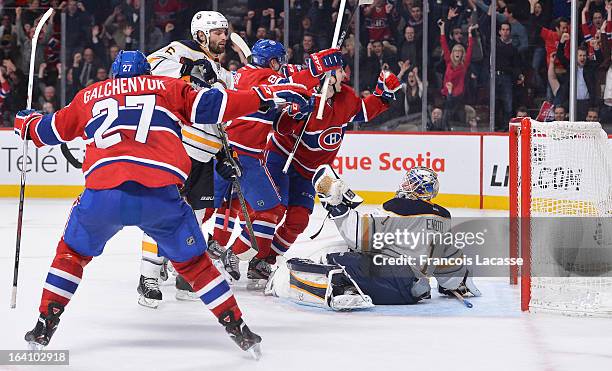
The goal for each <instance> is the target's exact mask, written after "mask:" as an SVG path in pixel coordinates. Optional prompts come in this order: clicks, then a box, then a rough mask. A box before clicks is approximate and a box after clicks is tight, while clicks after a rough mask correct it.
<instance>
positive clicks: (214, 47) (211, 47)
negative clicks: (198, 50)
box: [208, 41, 225, 55]
mask: <svg viewBox="0 0 612 371" xmlns="http://www.w3.org/2000/svg"><path fill="white" fill-rule="evenodd" d="M208 51H210V52H211V53H213V54H215V55H219V54H223V53H225V44H223V45H219V43H218V42H217V43H214V42H212V41H210V42H209V43H208Z"/></svg>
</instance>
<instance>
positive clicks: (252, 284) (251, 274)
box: [246, 258, 272, 291]
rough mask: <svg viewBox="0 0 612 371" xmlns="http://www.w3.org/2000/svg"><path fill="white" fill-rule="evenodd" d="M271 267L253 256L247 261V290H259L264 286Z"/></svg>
mask: <svg viewBox="0 0 612 371" xmlns="http://www.w3.org/2000/svg"><path fill="white" fill-rule="evenodd" d="M271 273H272V268H271V267H270V264H269V263H268V262H267V261H265V260H262V259H257V258H253V259H251V261H250V262H249V270H248V271H247V278H248V279H249V282H248V283H247V287H246V288H247V290H251V291H261V290H263V289H265V288H266V284H267V283H268V279H269V278H270V274H271Z"/></svg>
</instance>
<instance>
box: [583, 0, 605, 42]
mask: <svg viewBox="0 0 612 371" xmlns="http://www.w3.org/2000/svg"><path fill="white" fill-rule="evenodd" d="M590 4H591V0H586V3H585V4H584V8H583V9H582V15H581V17H582V25H581V28H582V35H583V37H584V41H585V42H587V43H588V42H589V41H591V39H592V38H593V36H594V35H595V33H596V32H597V31H599V30H601V28H602V26H603V23H604V17H603V14H602V12H601V11H600V10H597V9H596V10H594V11H593V12H592V13H593V16H592V18H591V22H590V23H589V22H588V19H589V6H590Z"/></svg>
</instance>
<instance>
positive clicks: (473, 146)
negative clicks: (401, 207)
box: [0, 130, 508, 209]
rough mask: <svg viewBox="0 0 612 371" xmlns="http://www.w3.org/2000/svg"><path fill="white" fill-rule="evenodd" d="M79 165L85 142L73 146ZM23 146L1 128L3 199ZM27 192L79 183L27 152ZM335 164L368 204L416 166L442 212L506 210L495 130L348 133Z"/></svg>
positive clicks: (56, 190) (59, 158)
mask: <svg viewBox="0 0 612 371" xmlns="http://www.w3.org/2000/svg"><path fill="white" fill-rule="evenodd" d="M69 147H70V148H71V151H72V153H73V154H74V156H75V157H76V158H77V159H79V160H82V158H83V153H84V143H83V142H82V141H78V142H77V141H75V142H71V143H70V146H69ZM21 148H22V145H21V141H20V140H19V138H18V137H16V136H15V135H14V134H13V132H12V131H9V130H1V131H0V168H1V170H0V197H17V196H18V195H19V178H20V169H21V167H20V165H19V163H20V159H21V152H22V149H21ZM28 164H29V165H28V167H29V172H28V176H27V187H26V195H27V196H30V197H74V196H76V195H78V194H79V193H80V192H81V190H82V184H83V183H84V179H83V175H82V173H81V171H80V170H78V169H75V168H72V167H71V166H70V165H69V164H68V163H67V161H66V160H65V158H64V157H63V155H62V153H61V151H60V148H59V147H45V148H40V149H36V148H33V146H29V148H28ZM333 165H334V167H335V169H336V171H337V172H338V173H340V175H341V177H342V178H343V179H345V180H346V181H347V183H348V184H349V185H350V186H351V188H352V189H354V190H355V191H357V192H358V193H359V194H360V195H361V196H362V197H363V198H364V199H365V200H366V202H368V203H379V202H382V201H384V200H386V199H388V198H389V197H390V196H392V194H393V191H394V190H395V189H397V186H398V184H399V183H400V181H401V180H402V177H403V176H404V174H405V173H406V170H408V169H410V168H411V167H413V166H429V167H431V168H433V169H434V170H435V171H436V172H437V173H438V175H439V179H440V195H439V196H438V198H437V200H438V202H439V203H440V204H442V205H444V206H446V207H467V208H480V209H507V208H508V136H507V134H497V133H456V134H455V133H380V132H348V133H346V135H345V137H344V141H343V143H342V147H341V149H340V152H339V154H338V157H337V158H336V160H335V161H334V164H333Z"/></svg>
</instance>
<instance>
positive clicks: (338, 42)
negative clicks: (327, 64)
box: [283, 0, 374, 174]
mask: <svg viewBox="0 0 612 371" xmlns="http://www.w3.org/2000/svg"><path fill="white" fill-rule="evenodd" d="M373 2H374V0H359V2H358V3H357V5H356V6H355V9H354V10H353V12H352V13H351V16H350V17H349V21H348V22H347V23H346V26H345V27H344V29H343V30H342V34H341V35H340V36H338V35H339V34H340V27H341V26H342V18H343V16H344V9H345V7H346V0H340V8H339V9H338V18H336V27H335V29H334V37H333V40H332V46H331V47H332V48H334V47H336V48H339V47H341V46H342V44H343V43H344V39H345V38H346V35H347V34H348V29H349V27H351V22H352V21H353V17H354V16H355V13H356V12H358V11H359V7H360V6H361V5H370V4H372V3H373ZM330 76H331V72H326V73H325V80H324V81H323V86H322V87H321V88H320V89H319V94H321V100H320V101H319V107H318V109H317V116H316V117H317V119H319V120H320V119H322V118H323V108H324V107H325V101H326V100H327V88H328V87H329V78H330ZM311 116H312V113H311V114H309V115H308V118H307V119H306V122H305V123H304V127H303V128H302V131H300V135H299V136H298V137H297V139H296V142H295V144H294V145H293V149H292V150H291V153H289V156H288V157H287V161H285V166H284V167H283V173H284V174H287V171H289V166H290V165H291V162H292V161H293V157H295V153H296V152H297V149H298V146H299V145H300V142H301V141H302V137H303V136H304V133H305V132H306V127H307V126H308V122H309V121H310V117H311Z"/></svg>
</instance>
